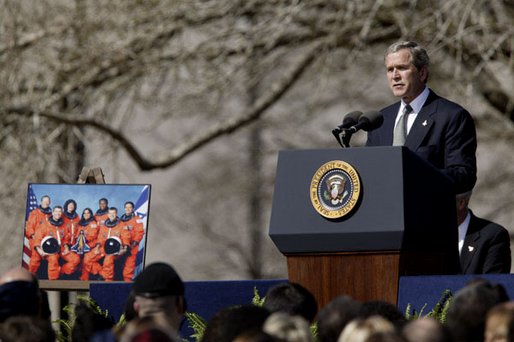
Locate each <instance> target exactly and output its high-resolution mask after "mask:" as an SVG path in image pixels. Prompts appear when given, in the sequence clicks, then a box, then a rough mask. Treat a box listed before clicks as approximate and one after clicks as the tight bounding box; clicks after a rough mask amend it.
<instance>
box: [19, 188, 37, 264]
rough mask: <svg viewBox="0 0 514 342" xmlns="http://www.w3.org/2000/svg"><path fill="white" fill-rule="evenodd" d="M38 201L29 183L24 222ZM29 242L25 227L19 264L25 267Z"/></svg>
mask: <svg viewBox="0 0 514 342" xmlns="http://www.w3.org/2000/svg"><path fill="white" fill-rule="evenodd" d="M37 207H38V203H37V197H36V195H35V194H34V190H32V185H29V191H28V193H27V205H26V206H25V208H26V209H25V224H26V223H27V219H28V218H29V214H30V212H31V211H32V210H34V209H37ZM31 253H32V252H31V250H30V243H29V239H27V237H25V227H24V230H23V256H22V261H21V264H22V266H23V267H25V268H26V269H28V268H29V261H30V254H31Z"/></svg>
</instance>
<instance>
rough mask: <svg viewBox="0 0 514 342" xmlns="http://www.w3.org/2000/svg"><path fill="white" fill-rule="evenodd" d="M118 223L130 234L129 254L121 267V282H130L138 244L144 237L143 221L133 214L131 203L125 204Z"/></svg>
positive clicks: (132, 204)
mask: <svg viewBox="0 0 514 342" xmlns="http://www.w3.org/2000/svg"><path fill="white" fill-rule="evenodd" d="M120 221H121V225H122V226H123V227H126V229H127V230H128V231H129V232H130V252H129V254H128V255H127V258H126V259H125V265H124V266H123V280H124V281H132V278H133V277H134V269H135V267H136V258H137V252H138V250H139V243H140V242H141V240H142V239H143V236H144V235H145V228H144V225H143V221H142V220H141V219H140V218H139V216H137V215H136V214H135V213H134V203H132V202H126V203H125V214H123V215H122V216H121V217H120Z"/></svg>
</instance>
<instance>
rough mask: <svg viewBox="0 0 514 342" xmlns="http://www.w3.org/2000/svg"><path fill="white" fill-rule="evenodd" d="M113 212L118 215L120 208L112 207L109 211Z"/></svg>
mask: <svg viewBox="0 0 514 342" xmlns="http://www.w3.org/2000/svg"><path fill="white" fill-rule="evenodd" d="M111 210H113V211H115V212H116V213H117V212H118V208H116V207H110V208H109V211H111Z"/></svg>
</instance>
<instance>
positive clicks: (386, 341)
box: [366, 331, 407, 342]
mask: <svg viewBox="0 0 514 342" xmlns="http://www.w3.org/2000/svg"><path fill="white" fill-rule="evenodd" d="M366 342H407V340H406V339H405V338H404V337H403V336H402V335H400V334H398V333H397V332H396V331H385V332H377V333H374V334H373V335H371V336H370V337H369V338H367V339H366Z"/></svg>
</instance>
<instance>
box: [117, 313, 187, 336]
mask: <svg viewBox="0 0 514 342" xmlns="http://www.w3.org/2000/svg"><path fill="white" fill-rule="evenodd" d="M118 340H119V341H120V342H139V341H140V342H146V341H158V342H175V341H178V339H177V338H176V332H175V330H174V329H172V328H171V327H170V326H168V324H167V322H166V321H164V320H163V319H162V317H155V316H149V317H143V318H135V319H133V320H132V321H130V322H128V323H127V324H126V325H125V327H124V329H123V331H122V334H121V336H120V337H119V339H118Z"/></svg>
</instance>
